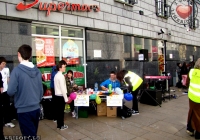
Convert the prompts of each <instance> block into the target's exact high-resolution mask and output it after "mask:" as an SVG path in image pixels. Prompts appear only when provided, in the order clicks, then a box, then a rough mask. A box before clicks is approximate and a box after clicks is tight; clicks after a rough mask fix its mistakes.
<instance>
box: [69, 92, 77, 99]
mask: <svg viewBox="0 0 200 140" xmlns="http://www.w3.org/2000/svg"><path fill="white" fill-rule="evenodd" d="M69 97H70V98H71V99H72V100H75V99H76V93H74V92H72V93H71V94H70V95H69Z"/></svg>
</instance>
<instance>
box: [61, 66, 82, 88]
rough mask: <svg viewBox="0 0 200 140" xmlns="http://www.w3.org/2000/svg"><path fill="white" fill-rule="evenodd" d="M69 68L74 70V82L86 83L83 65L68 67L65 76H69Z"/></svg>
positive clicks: (79, 84)
mask: <svg viewBox="0 0 200 140" xmlns="http://www.w3.org/2000/svg"><path fill="white" fill-rule="evenodd" d="M68 70H72V71H73V77H74V82H75V84H76V85H78V86H83V85H85V76H84V67H83V66H77V67H67V68H66V73H65V74H64V75H65V76H67V71H68Z"/></svg>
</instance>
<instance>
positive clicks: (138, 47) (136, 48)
mask: <svg viewBox="0 0 200 140" xmlns="http://www.w3.org/2000/svg"><path fill="white" fill-rule="evenodd" d="M134 46H135V51H139V50H140V49H142V45H137V44H135V45H134Z"/></svg>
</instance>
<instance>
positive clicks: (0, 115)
mask: <svg viewBox="0 0 200 140" xmlns="http://www.w3.org/2000/svg"><path fill="white" fill-rule="evenodd" d="M2 92H3V81H2V75H1V73H0V112H1V113H0V125H1V126H0V140H4V135H3V113H2V110H3V108H2Z"/></svg>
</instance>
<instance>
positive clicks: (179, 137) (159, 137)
mask: <svg viewBox="0 0 200 140" xmlns="http://www.w3.org/2000/svg"><path fill="white" fill-rule="evenodd" d="M174 89H175V88H174ZM172 93H176V94H177V95H178V96H179V97H178V98H177V99H172V100H170V101H167V102H164V103H162V107H159V106H150V105H145V104H139V109H140V114H139V115H135V116H132V117H130V118H127V119H125V120H122V119H121V118H107V117H97V116H89V117H88V118H79V119H74V118H72V117H71V116H70V114H66V116H65V124H67V125H68V126H69V128H68V129H66V130H63V131H60V130H58V129H56V123H55V122H53V121H52V120H41V121H40V123H39V129H38V135H40V136H41V138H42V140H194V137H190V136H189V135H188V134H187V133H186V123H187V113H188V108H189V107H188V97H187V95H184V94H182V92H181V91H178V90H177V89H176V92H172ZM13 123H14V124H16V127H15V128H7V127H4V133H5V135H20V134H21V132H20V129H19V124H18V122H17V121H13Z"/></svg>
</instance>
